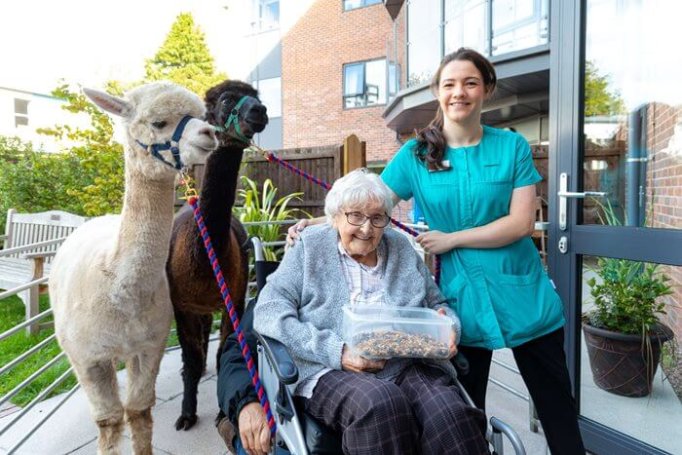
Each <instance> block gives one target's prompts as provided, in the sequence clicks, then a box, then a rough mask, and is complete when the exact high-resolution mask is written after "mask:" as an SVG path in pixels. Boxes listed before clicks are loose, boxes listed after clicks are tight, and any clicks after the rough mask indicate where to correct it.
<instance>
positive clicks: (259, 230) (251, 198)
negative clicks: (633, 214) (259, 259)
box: [233, 175, 310, 261]
mask: <svg viewBox="0 0 682 455" xmlns="http://www.w3.org/2000/svg"><path fill="white" fill-rule="evenodd" d="M241 182H242V186H243V189H240V190H239V194H238V204H239V205H235V207H234V208H233V213H234V215H235V216H236V217H237V218H238V219H239V221H241V222H242V223H246V222H254V221H270V222H272V221H275V222H278V221H286V220H293V219H295V218H296V215H298V213H299V212H300V213H303V214H305V215H307V216H308V217H309V216H310V215H309V214H308V213H306V212H304V211H302V210H299V209H290V208H288V205H289V203H290V202H291V201H292V200H295V199H296V200H301V196H302V195H303V193H291V194H288V195H286V196H283V197H281V198H279V199H276V197H277V188H276V187H275V186H274V185H273V184H272V180H270V179H266V180H265V182H263V188H262V189H259V188H258V185H257V184H256V182H254V181H253V180H251V179H250V178H248V177H247V176H245V175H242V176H241ZM246 231H247V232H248V233H249V236H251V237H259V238H260V239H261V241H263V242H276V241H278V240H284V236H285V234H284V231H283V230H282V226H281V225H280V224H265V225H258V226H246ZM264 250H265V252H264V254H265V259H266V260H268V261H276V260H277V257H278V254H279V253H281V249H280V250H278V251H275V250H274V249H273V248H271V247H265V248H264Z"/></svg>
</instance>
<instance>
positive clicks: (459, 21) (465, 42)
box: [445, 0, 488, 55]
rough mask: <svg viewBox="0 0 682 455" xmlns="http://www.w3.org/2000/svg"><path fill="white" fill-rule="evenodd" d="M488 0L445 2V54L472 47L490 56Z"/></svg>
mask: <svg viewBox="0 0 682 455" xmlns="http://www.w3.org/2000/svg"><path fill="white" fill-rule="evenodd" d="M486 3H487V2H486V0H464V1H459V2H445V53H446V54H449V53H450V52H454V51H456V50H457V49H459V48H460V47H470V48H472V49H475V50H477V51H479V52H481V53H482V54H484V55H487V54H488V34H487V20H486V17H487V12H486V11H487V6H486Z"/></svg>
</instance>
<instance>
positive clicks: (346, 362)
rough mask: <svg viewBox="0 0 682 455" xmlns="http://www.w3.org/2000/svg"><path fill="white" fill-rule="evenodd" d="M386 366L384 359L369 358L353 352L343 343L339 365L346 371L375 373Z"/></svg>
mask: <svg viewBox="0 0 682 455" xmlns="http://www.w3.org/2000/svg"><path fill="white" fill-rule="evenodd" d="M384 366H386V360H369V359H366V358H364V357H362V356H359V355H357V354H355V353H354V352H353V350H352V349H350V348H349V347H348V346H347V345H345V344H344V345H343V353H342V354H341V367H342V368H343V369H344V370H346V371H354V372H356V373H375V372H377V371H381V370H383V369H384Z"/></svg>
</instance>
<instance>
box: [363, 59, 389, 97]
mask: <svg viewBox="0 0 682 455" xmlns="http://www.w3.org/2000/svg"><path fill="white" fill-rule="evenodd" d="M365 71H366V73H367V86H366V93H365V95H366V96H367V105H368V106H370V105H372V104H386V77H387V75H386V60H374V61H373V62H367V63H366V64H365Z"/></svg>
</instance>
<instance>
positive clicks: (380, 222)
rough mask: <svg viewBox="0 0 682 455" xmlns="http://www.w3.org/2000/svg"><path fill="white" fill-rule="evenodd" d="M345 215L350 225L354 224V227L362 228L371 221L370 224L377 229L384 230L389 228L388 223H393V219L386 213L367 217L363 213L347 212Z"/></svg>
mask: <svg viewBox="0 0 682 455" xmlns="http://www.w3.org/2000/svg"><path fill="white" fill-rule="evenodd" d="M345 215H346V220H347V221H348V224H352V225H353V226H362V225H363V224H365V223H366V222H367V220H369V222H370V224H371V225H372V226H374V227H375V228H384V227H386V226H388V223H389V222H390V221H391V218H390V217H389V216H388V215H386V214H385V213H382V214H381V215H372V216H367V215H365V214H364V213H362V212H345Z"/></svg>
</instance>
